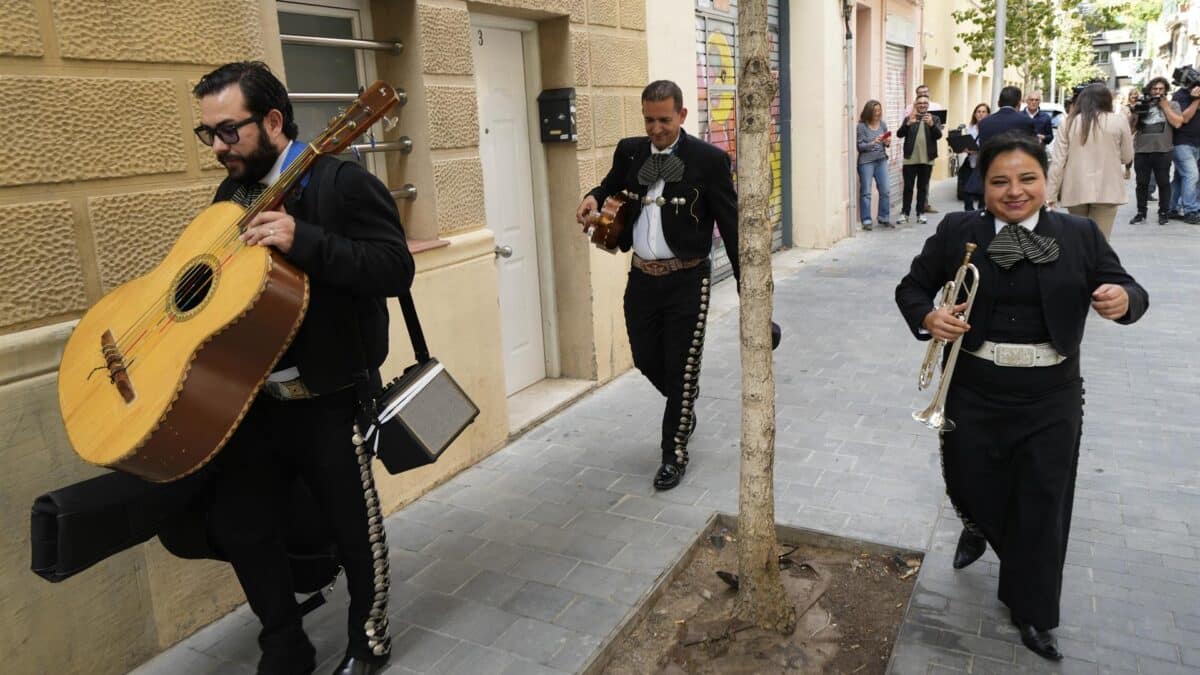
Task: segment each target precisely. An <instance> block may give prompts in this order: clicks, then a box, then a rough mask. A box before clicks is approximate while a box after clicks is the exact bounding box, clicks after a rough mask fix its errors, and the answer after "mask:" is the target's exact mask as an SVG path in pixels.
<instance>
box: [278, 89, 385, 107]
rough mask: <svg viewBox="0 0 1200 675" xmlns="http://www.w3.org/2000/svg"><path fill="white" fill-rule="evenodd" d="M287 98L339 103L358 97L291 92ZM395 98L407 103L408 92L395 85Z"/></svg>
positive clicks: (300, 101)
mask: <svg viewBox="0 0 1200 675" xmlns="http://www.w3.org/2000/svg"><path fill="white" fill-rule="evenodd" d="M288 98H290V99H291V100H292V102H293V103H326V102H333V103H339V102H343V101H345V102H349V101H353V100H354V99H356V98H358V94H339V93H329V94H309V93H292V94H288ZM396 98H398V99H400V101H399V103H400V105H404V104H405V103H408V92H406V91H404V90H403V89H401V88H399V87H397V88H396Z"/></svg>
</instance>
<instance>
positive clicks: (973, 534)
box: [954, 527, 987, 570]
mask: <svg viewBox="0 0 1200 675" xmlns="http://www.w3.org/2000/svg"><path fill="white" fill-rule="evenodd" d="M986 550H987V539H985V538H984V536H983V535H982V534H980V533H979V532H978V531H977V530H971V529H968V528H965V527H964V528H963V531H962V534H960V535H958V548H956V549H954V569H956V570H961V569H962V568H964V567H966V566H967V565H970V564H971V563H973V562H975V561H976V560H979V556H981V555H983V552H984V551H986Z"/></svg>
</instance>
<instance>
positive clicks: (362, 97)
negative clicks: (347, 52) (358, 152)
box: [312, 80, 400, 155]
mask: <svg viewBox="0 0 1200 675" xmlns="http://www.w3.org/2000/svg"><path fill="white" fill-rule="evenodd" d="M399 100H400V97H399V96H398V95H397V94H396V90H395V89H393V88H392V87H391V85H389V84H387V83H385V82H383V81H381V80H377V81H375V82H374V83H372V84H371V85H370V86H368V87H367V88H366V89H364V90H363V92H362V93H361V94H359V95H358V98H356V99H354V102H353V103H351V104H350V106H349V107H348V108H347V109H346V111H345V112H343V113H341V114H340V115H338V116H337V117H335V118H334V119H333V120H332V121H331V122H330V123H329V126H328V127H326V128H325V131H324V132H323V133H322V134H321V135H320V136H319V137H317V139H316V140H314V141H313V142H312V146H313V147H314V148H315V149H316V151H317V152H318V153H320V154H322V155H334V154H337V153H339V152H341V151H343V150H345V149H346V148H347V147H348V146H349V145H350V143H351V142H353V141H354V139H356V138H358V137H359V135H361V134H363V133H365V132H366V130H367V129H368V128H369V127H370V126H371V125H372V124H374V123H375V122H377V121H378V120H379V118H380V117H383V114H384V113H386V112H387V111H388V109H389V108H391V107H392V106H393V105H395V104H396V103H397V102H398V101H399Z"/></svg>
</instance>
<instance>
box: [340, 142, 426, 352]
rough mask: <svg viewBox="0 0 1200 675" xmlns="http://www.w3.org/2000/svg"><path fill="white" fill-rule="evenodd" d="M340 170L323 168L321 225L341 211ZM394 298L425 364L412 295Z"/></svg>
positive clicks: (353, 323)
mask: <svg viewBox="0 0 1200 675" xmlns="http://www.w3.org/2000/svg"><path fill="white" fill-rule="evenodd" d="M329 160H333V161H335V162H336V161H338V160H335V159H333V158H329V159H328V160H326V161H327V162H328V161H329ZM340 168H341V166H340V162H338V164H337V165H334V166H328V167H325V169H324V172H323V173H322V174H321V182H320V185H319V186H318V188H317V210H318V212H319V213H320V214H321V222H322V223H323V224H326V223H336V222H337V214H338V213H339V212H340V210H341V197H340V195H338V194H337V192H336V191H335V190H334V179H335V178H336V177H337V172H338V170H339V169H340ZM396 298H397V299H398V300H399V301H400V310H401V312H402V313H403V314H404V325H405V327H407V328H408V338H409V340H410V341H412V347H413V354H414V355H415V356H416V358H417V363H425V362H426V361H428V360H429V358H430V356H429V347H428V346H427V345H426V344H425V333H424V331H422V330H421V319H420V317H418V316H417V306H416V304H414V303H413V298H412V293H411V292H409V291H408V290H405V291H404V292H403V293H401V294H399V295H397V296H396ZM350 326H351V331H352V332H353V333H354V344H355V346H356V347H357V349H358V360H359V363H360V364H362V367H363V370H364V372H365V371H366V368H367V365H366V364H367V356H366V352H365V350H364V349H363V345H362V335H361V333H360V332H359V326H358V321H351V322H350Z"/></svg>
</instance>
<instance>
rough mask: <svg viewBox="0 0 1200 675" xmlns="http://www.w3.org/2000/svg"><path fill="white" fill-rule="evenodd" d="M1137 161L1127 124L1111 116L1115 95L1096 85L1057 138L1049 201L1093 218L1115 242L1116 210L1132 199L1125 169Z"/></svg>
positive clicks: (1048, 186)
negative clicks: (1128, 189) (1128, 194)
mask: <svg viewBox="0 0 1200 675" xmlns="http://www.w3.org/2000/svg"><path fill="white" fill-rule="evenodd" d="M1132 161H1133V133H1132V132H1131V131H1130V130H1129V122H1128V121H1127V120H1126V119H1125V118H1123V117H1122V116H1121V115H1118V114H1116V113H1114V112H1113V97H1112V92H1111V91H1109V90H1108V87H1106V86H1104V85H1103V84H1092V85H1089V86H1088V87H1086V88H1085V89H1084V90H1083V91H1081V92H1080V93H1079V95H1078V96H1077V97H1075V107H1074V110H1072V111H1071V114H1070V116H1068V117H1067V121H1066V122H1064V123H1063V130H1062V132H1061V133H1059V134H1057V135H1056V136H1055V141H1054V152H1053V156H1052V158H1051V160H1050V178H1049V180H1048V181H1047V184H1046V198H1047V201H1048V202H1049V204H1050V207H1051V208H1053V207H1054V206H1055V204H1060V205H1062V206H1065V207H1067V210H1068V211H1070V212H1071V214H1072V215H1076V216H1083V217H1085V218H1091V219H1092V220H1094V221H1096V224H1097V225H1099V226H1100V230H1101V231H1102V232H1104V237H1105V239H1108V238H1111V235H1112V228H1113V221H1114V220H1115V219H1116V217H1117V207H1118V206H1120V205H1121V204H1124V203H1125V202H1126V201H1128V199H1127V198H1126V192H1125V166H1127V165H1128V164H1129V163H1130V162H1132Z"/></svg>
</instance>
